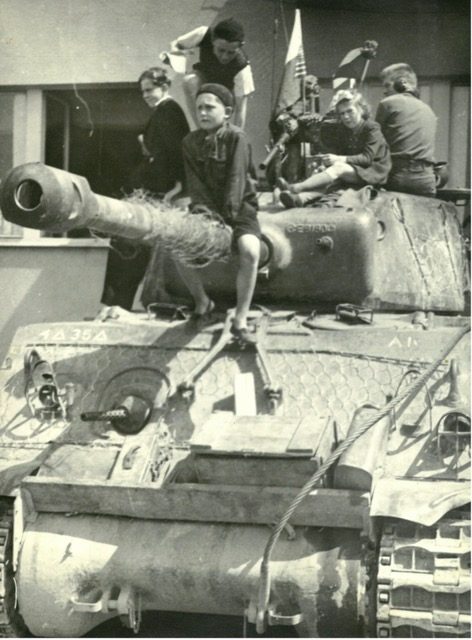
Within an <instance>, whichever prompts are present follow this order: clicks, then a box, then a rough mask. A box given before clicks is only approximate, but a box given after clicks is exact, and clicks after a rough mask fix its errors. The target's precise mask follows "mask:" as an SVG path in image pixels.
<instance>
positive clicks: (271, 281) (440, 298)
mask: <svg viewBox="0 0 472 640" xmlns="http://www.w3.org/2000/svg"><path fill="white" fill-rule="evenodd" d="M1 208H2V212H3V215H4V216H5V218H6V219H7V220H9V221H10V222H13V223H15V224H19V225H23V226H26V227H32V228H35V229H42V230H48V231H60V232H64V231H69V230H71V229H76V228H89V229H92V230H95V231H99V232H102V233H105V234H108V235H113V236H120V237H123V238H127V239H129V240H132V241H135V242H139V243H148V244H156V243H158V244H160V245H161V246H162V247H164V248H165V249H166V251H167V252H168V253H170V254H171V255H172V254H173V252H174V250H173V243H172V239H173V238H175V237H176V236H179V235H180V234H185V233H188V229H187V227H188V223H189V220H191V219H192V218H191V217H189V215H188V214H187V213H186V212H185V211H184V210H179V211H173V212H172V224H169V213H168V212H165V211H164V212H162V211H160V212H159V211H156V210H154V211H153V209H152V207H150V206H149V205H146V204H140V203H136V202H129V201H126V200H115V199H112V198H108V197H105V196H101V195H97V194H94V193H93V192H92V191H91V189H90V187H89V185H88V182H87V181H86V180H85V178H82V177H80V176H76V175H73V174H69V173H67V172H65V171H61V170H59V169H54V168H52V167H47V166H45V165H42V164H39V163H31V164H26V165H23V166H20V167H17V168H15V169H13V170H12V171H11V172H10V173H9V174H8V176H7V177H6V179H5V182H4V184H3V186H2V195H1ZM259 218H260V222H261V228H262V232H263V239H262V252H261V261H260V277H259V282H258V286H257V289H256V300H259V301H261V302H264V303H281V302H284V301H287V302H291V303H295V302H296V303H306V304H309V305H312V306H313V305H315V304H318V303H321V304H332V305H334V304H338V303H343V302H350V303H355V304H361V305H362V304H363V305H368V306H370V307H372V308H373V309H379V310H380V309H384V310H385V309H398V310H401V309H408V310H411V309H422V310H432V311H455V312H461V311H462V310H463V309H464V289H465V284H466V283H465V271H466V265H465V262H464V251H463V244H462V239H461V232H460V226H459V222H458V218H457V215H456V210H455V207H454V206H453V205H452V204H451V203H447V202H443V201H441V200H436V199H432V198H424V197H417V196H409V195H406V194H400V193H391V192H386V191H383V190H382V191H375V190H373V189H372V188H369V187H366V188H364V189H362V190H360V191H353V190H348V191H346V192H344V193H341V195H340V194H339V193H335V194H330V195H328V196H326V197H325V198H323V199H321V200H320V202H319V203H318V205H317V206H316V207H312V208H304V209H292V210H289V211H284V210H280V207H277V206H275V205H273V204H270V203H269V206H266V207H264V206H261V211H260V213H259ZM209 229H211V234H213V235H214V237H215V239H216V238H217V239H218V241H219V242H220V244H221V243H222V244H223V245H224V246H225V251H226V255H225V256H223V257H226V258H229V259H226V260H225V261H224V262H223V264H222V263H221V262H213V263H211V264H209V265H208V266H207V267H205V269H204V273H205V276H206V280H207V290H208V292H209V294H210V295H212V296H214V297H215V298H216V299H218V298H224V297H227V296H228V294H229V295H232V294H233V288H234V281H235V278H234V262H233V260H231V259H230V257H229V244H230V241H229V236H228V234H227V230H224V229H223V228H222V227H221V226H219V227H218V226H217V227H215V226H213V227H210V228H209ZM208 233H210V231H209V232H208ZM222 238H223V239H222ZM215 241H216V240H215ZM208 243H209V244H211V238H208ZM223 253H224V252H223ZM210 262H211V261H210ZM166 282H167V288H168V290H169V291H170V292H171V293H177V294H185V290H184V289H183V288H182V284H181V282H180V279H179V278H178V277H177V275H176V273H175V270H174V269H172V265H168V267H167V273H166Z"/></svg>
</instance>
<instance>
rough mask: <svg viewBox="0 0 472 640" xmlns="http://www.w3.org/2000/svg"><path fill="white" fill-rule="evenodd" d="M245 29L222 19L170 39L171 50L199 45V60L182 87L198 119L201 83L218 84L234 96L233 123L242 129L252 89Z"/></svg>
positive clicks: (233, 22) (183, 49)
mask: <svg viewBox="0 0 472 640" xmlns="http://www.w3.org/2000/svg"><path fill="white" fill-rule="evenodd" d="M243 44H244V29H243V27H242V25H241V24H240V23H239V22H238V21H237V20H234V19H233V18H229V19H228V20H222V21H221V22H218V23H217V24H216V25H215V26H214V27H197V28H196V29H194V30H193V31H190V32H189V33H186V34H184V35H183V36H180V37H179V38H177V39H176V40H174V41H173V42H171V49H172V50H173V51H186V50H189V49H193V48H195V47H199V49H200V61H199V62H197V63H196V64H194V65H193V68H194V72H193V73H190V74H188V75H186V76H185V78H184V82H183V86H184V91H185V97H186V99H187V106H188V109H189V111H190V113H191V114H192V116H193V119H194V120H195V122H197V115H196V112H195V98H196V95H197V93H198V90H199V89H200V87H201V86H202V84H204V83H206V82H211V83H217V84H221V85H223V86H224V87H226V88H227V89H229V90H230V91H232V92H233V95H234V101H235V106H234V114H233V116H234V124H235V125H236V126H237V127H240V128H241V129H244V126H245V124H246V109H247V98H248V96H249V95H250V94H251V93H253V92H254V81H253V78H252V71H251V65H250V64H249V60H248V59H247V57H246V54H245V53H244V51H243V49H242V45H243Z"/></svg>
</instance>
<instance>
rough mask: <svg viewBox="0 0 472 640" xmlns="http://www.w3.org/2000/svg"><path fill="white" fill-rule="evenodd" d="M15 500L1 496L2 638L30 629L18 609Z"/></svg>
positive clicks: (0, 577) (0, 607)
mask: <svg viewBox="0 0 472 640" xmlns="http://www.w3.org/2000/svg"><path fill="white" fill-rule="evenodd" d="M12 556H13V502H12V501H11V500H9V499H8V498H0V638H22V637H25V635H29V633H28V630H27V628H26V626H25V624H24V622H23V620H22V618H21V616H20V614H19V613H18V610H17V609H16V584H15V578H14V573H13V563H12Z"/></svg>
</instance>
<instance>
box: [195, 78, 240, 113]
mask: <svg viewBox="0 0 472 640" xmlns="http://www.w3.org/2000/svg"><path fill="white" fill-rule="evenodd" d="M201 93H212V94H213V95H214V96H216V97H217V98H219V99H220V100H221V102H222V103H223V104H224V105H225V107H234V98H233V94H232V93H231V91H230V90H229V89H227V88H226V87H224V86H223V85H222V84H216V82H207V83H206V84H202V86H201V87H200V89H199V90H198V91H197V96H199V95H200V94H201Z"/></svg>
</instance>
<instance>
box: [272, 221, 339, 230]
mask: <svg viewBox="0 0 472 640" xmlns="http://www.w3.org/2000/svg"><path fill="white" fill-rule="evenodd" d="M285 231H286V233H327V232H328V231H336V224H335V223H334V222H327V223H323V222H320V223H318V224H314V223H305V224H303V223H300V224H288V225H287V226H286V227H285Z"/></svg>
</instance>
